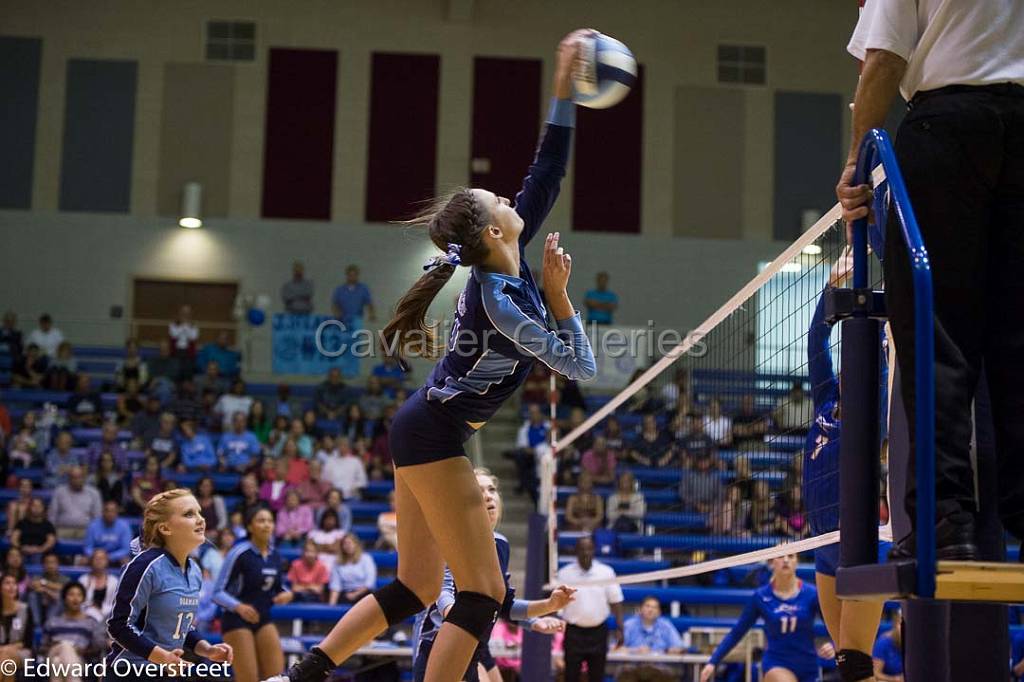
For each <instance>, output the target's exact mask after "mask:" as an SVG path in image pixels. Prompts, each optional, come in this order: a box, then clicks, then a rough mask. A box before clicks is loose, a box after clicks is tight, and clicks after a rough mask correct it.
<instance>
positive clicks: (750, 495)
mask: <svg viewBox="0 0 1024 682" xmlns="http://www.w3.org/2000/svg"><path fill="white" fill-rule="evenodd" d="M733 466H734V467H735V470H736V471H735V475H734V476H733V480H732V484H731V485H730V487H732V488H736V489H737V490H739V492H740V498H741V499H744V500H752V499H754V474H753V471H752V469H751V467H750V458H749V457H747V456H746V455H740V456H738V457H737V458H736V459H735V460H734V462H733Z"/></svg>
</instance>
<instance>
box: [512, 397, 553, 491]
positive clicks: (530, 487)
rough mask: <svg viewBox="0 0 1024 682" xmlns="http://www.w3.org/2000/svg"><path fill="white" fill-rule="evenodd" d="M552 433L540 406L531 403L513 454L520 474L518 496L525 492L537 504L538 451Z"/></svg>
mask: <svg viewBox="0 0 1024 682" xmlns="http://www.w3.org/2000/svg"><path fill="white" fill-rule="evenodd" d="M550 432H551V423H550V422H549V421H548V420H547V419H545V418H544V413H543V412H541V409H540V405H538V404H536V403H531V404H530V405H529V406H528V407H527V416H526V421H525V422H523V425H522V426H520V427H519V432H518V433H517V434H516V447H515V450H513V451H512V453H511V454H512V458H513V459H514V460H515V462H516V471H517V472H518V474H519V486H518V487H517V488H516V494H517V495H522V494H523V493H524V492H529V493H530V497H531V498H533V499H534V501H535V502H536V499H537V493H536V490H537V480H536V462H537V460H538V457H537V455H538V454H539V453H538V452H537V449H538V448H540V447H542V446H544V445H545V444H546V443H547V441H548V434H550Z"/></svg>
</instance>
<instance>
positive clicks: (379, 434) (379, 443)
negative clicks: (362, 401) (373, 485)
mask: <svg viewBox="0 0 1024 682" xmlns="http://www.w3.org/2000/svg"><path fill="white" fill-rule="evenodd" d="M396 412H398V408H397V407H396V406H395V405H388V406H387V407H386V408H384V415H383V416H382V417H381V419H380V421H379V422H377V426H376V427H375V428H374V429H373V440H372V441H371V442H370V459H369V461H368V462H367V463H366V475H367V476H369V477H370V480H371V481H381V480H384V479H390V478H394V477H395V468H394V465H393V462H392V459H391V443H390V441H389V435H390V433H391V424H392V422H393V421H394V419H395V413H396Z"/></svg>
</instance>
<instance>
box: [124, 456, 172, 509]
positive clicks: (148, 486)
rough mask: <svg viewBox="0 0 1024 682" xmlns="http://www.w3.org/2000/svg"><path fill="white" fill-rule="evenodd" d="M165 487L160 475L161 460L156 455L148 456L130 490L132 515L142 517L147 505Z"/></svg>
mask: <svg viewBox="0 0 1024 682" xmlns="http://www.w3.org/2000/svg"><path fill="white" fill-rule="evenodd" d="M163 487H164V479H163V476H162V475H161V474H160V459H159V458H158V457H157V456H156V455H146V460H145V463H144V464H143V469H142V471H140V472H138V473H137V474H135V476H134V478H133V479H132V485H131V490H130V496H131V499H130V501H129V505H128V506H129V510H130V511H131V513H132V515H135V516H137V515H141V514H142V510H143V509H145V508H146V504H147V503H148V502H149V501H150V500H151V499H153V497H154V496H156V495H157V494H159V493H160V491H162V490H163Z"/></svg>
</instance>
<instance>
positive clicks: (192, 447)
mask: <svg viewBox="0 0 1024 682" xmlns="http://www.w3.org/2000/svg"><path fill="white" fill-rule="evenodd" d="M179 452H180V459H181V466H182V468H183V469H184V470H186V471H201V472H210V471H216V470H217V466H218V464H219V461H218V459H217V452H216V451H215V450H214V449H213V441H211V440H210V437H209V436H207V435H206V434H205V433H199V432H198V431H197V430H196V425H195V422H193V421H192V420H191V419H185V420H184V421H182V422H181V440H180V441H179Z"/></svg>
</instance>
